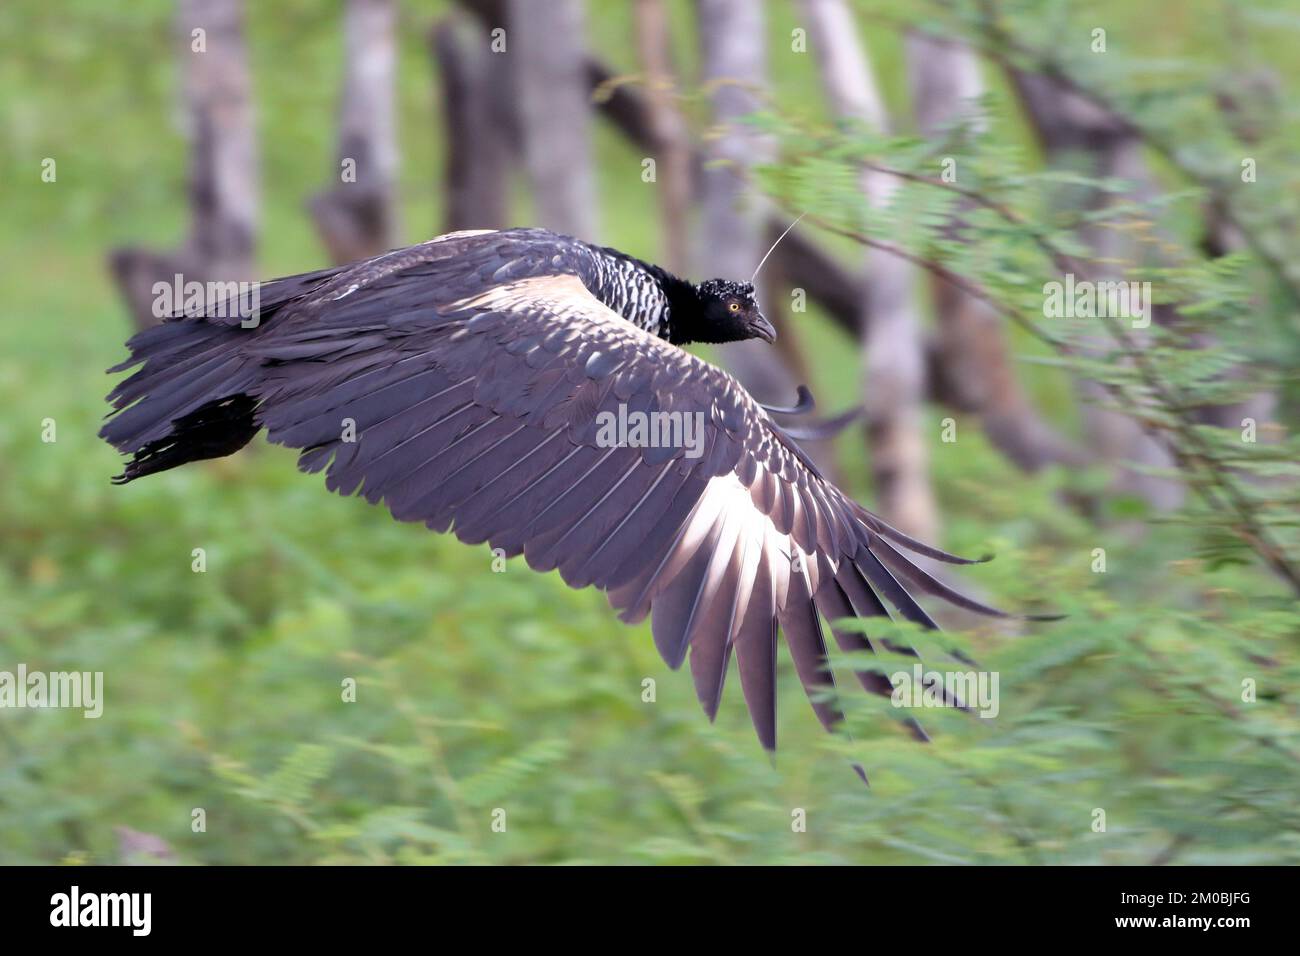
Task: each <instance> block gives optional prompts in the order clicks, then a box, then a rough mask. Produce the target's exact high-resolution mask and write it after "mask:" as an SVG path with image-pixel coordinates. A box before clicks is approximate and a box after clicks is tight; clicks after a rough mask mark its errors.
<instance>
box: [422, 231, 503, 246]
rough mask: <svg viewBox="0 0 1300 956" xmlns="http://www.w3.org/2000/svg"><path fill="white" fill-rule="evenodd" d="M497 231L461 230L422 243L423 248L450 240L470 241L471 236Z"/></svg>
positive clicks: (445, 233)
mask: <svg viewBox="0 0 1300 956" xmlns="http://www.w3.org/2000/svg"><path fill="white" fill-rule="evenodd" d="M496 231H497V230H495V229H460V230H458V231H456V232H444V233H443V234H442V235H441V236H434V237H433V238H432V239H426V240H424V242H422V243H420V245H422V246H428V245H432V244H433V243H435V242H446V241H447V240H448V239H468V238H469V237H470V236H486V235H488V234H489V233H493V232H496Z"/></svg>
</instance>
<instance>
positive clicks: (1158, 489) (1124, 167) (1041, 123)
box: [1011, 70, 1185, 510]
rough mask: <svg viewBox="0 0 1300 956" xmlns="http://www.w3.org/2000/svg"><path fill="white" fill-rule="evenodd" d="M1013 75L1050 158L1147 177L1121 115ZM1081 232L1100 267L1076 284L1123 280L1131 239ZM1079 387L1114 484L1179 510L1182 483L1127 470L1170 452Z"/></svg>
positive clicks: (1086, 385) (1098, 339)
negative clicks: (1119, 265) (1121, 272)
mask: <svg viewBox="0 0 1300 956" xmlns="http://www.w3.org/2000/svg"><path fill="white" fill-rule="evenodd" d="M1011 80H1012V83H1013V84H1014V86H1015V88H1016V91H1017V93H1018V95H1019V97H1020V100H1021V102H1022V104H1023V105H1024V107H1025V111H1026V114H1027V115H1028V117H1029V120H1030V122H1031V123H1032V124H1033V126H1034V129H1035V132H1036V133H1037V135H1038V138H1039V141H1040V142H1041V144H1042V146H1043V149H1044V151H1045V152H1046V153H1047V158H1048V162H1049V163H1051V164H1052V165H1054V166H1061V167H1068V168H1079V167H1082V168H1081V171H1082V172H1083V173H1084V174H1085V175H1088V176H1091V177H1094V178H1098V179H1103V178H1117V179H1126V180H1131V181H1133V182H1138V183H1142V182H1147V183H1149V182H1150V173H1149V170H1148V169H1147V167H1146V161H1145V160H1144V159H1143V156H1142V150H1143V145H1142V142H1141V139H1140V138H1139V137H1138V135H1137V133H1136V132H1135V131H1134V130H1133V129H1132V128H1131V127H1130V126H1129V125H1128V123H1126V122H1124V121H1123V120H1122V119H1121V118H1120V117H1117V116H1114V115H1112V114H1111V113H1109V112H1108V111H1106V110H1105V109H1103V108H1101V107H1100V106H1097V105H1096V104H1094V103H1092V102H1090V101H1089V100H1087V99H1085V98H1083V97H1082V96H1080V95H1079V94H1077V93H1075V92H1073V91H1071V90H1068V89H1066V88H1065V87H1063V86H1061V85H1060V84H1059V83H1058V82H1057V81H1055V80H1053V79H1051V78H1050V77H1047V76H1042V75H1039V74H1035V73H1027V72H1024V71H1021V70H1012V71H1011ZM1066 201H1068V202H1070V203H1071V204H1072V205H1074V206H1076V207H1078V208H1085V209H1099V208H1102V207H1103V206H1104V205H1106V204H1108V203H1113V202H1115V201H1116V197H1115V196H1114V195H1112V194H1107V193H1102V192H1101V191H1099V190H1088V191H1085V192H1084V193H1083V194H1081V195H1070V196H1068V197H1067V199H1066ZM1081 236H1082V238H1083V239H1084V241H1085V242H1086V243H1087V244H1088V246H1089V247H1090V248H1091V250H1092V261H1093V262H1094V263H1097V265H1095V266H1094V267H1093V268H1092V269H1091V270H1090V274H1088V275H1086V276H1076V277H1075V280H1076V281H1081V280H1085V279H1086V280H1089V281H1092V282H1099V281H1113V280H1117V279H1118V278H1120V276H1119V274H1118V272H1119V270H1118V269H1116V267H1114V266H1112V265H1108V264H1109V263H1123V262H1131V261H1133V260H1134V259H1135V258H1137V256H1138V250H1137V248H1136V246H1135V244H1134V242H1133V240H1132V238H1131V237H1130V236H1129V235H1128V234H1126V233H1125V232H1124V231H1123V230H1119V229H1114V228H1111V227H1109V226H1107V225H1092V226H1087V227H1085V228H1084V229H1082V230H1081ZM1058 278H1063V277H1058ZM1153 311H1156V312H1157V315H1156V320H1157V321H1159V318H1160V317H1159V314H1158V312H1159V311H1164V310H1162V309H1161V308H1160V307H1153ZM1134 337H1135V338H1141V333H1140V332H1136V331H1135V332H1134ZM1093 339H1094V342H1095V350H1096V351H1097V352H1098V353H1100V352H1102V351H1104V350H1106V349H1111V348H1113V347H1114V343H1113V342H1111V341H1110V339H1109V338H1108V337H1107V336H1106V335H1104V334H1102V333H1101V332H1098V334H1097V335H1096V336H1094V337H1093ZM1078 387H1079V392H1080V395H1081V396H1082V397H1083V399H1084V401H1083V414H1084V426H1085V430H1086V432H1087V436H1088V444H1089V447H1090V448H1091V449H1092V450H1093V451H1094V453H1096V454H1097V455H1099V456H1100V457H1101V458H1102V460H1104V461H1105V462H1107V463H1110V464H1112V465H1114V467H1115V468H1116V469H1117V472H1118V477H1117V479H1116V483H1115V484H1116V488H1117V489H1118V490H1120V491H1124V492H1128V493H1130V494H1136V495H1140V496H1141V497H1143V498H1144V499H1146V500H1147V501H1148V502H1149V503H1151V504H1152V505H1153V506H1154V507H1156V508H1159V509H1162V510H1166V509H1170V508H1175V507H1177V506H1178V505H1179V503H1180V502H1181V501H1182V500H1183V495H1184V490H1185V489H1184V488H1183V486H1182V485H1181V484H1180V483H1179V482H1176V481H1171V480H1170V479H1167V478H1161V477H1157V476H1154V475H1151V474H1146V473H1144V472H1143V471H1140V470H1138V468H1134V467H1130V466H1131V465H1137V466H1139V467H1142V466H1147V467H1158V468H1169V467H1172V464H1173V462H1172V459H1171V458H1170V456H1169V453H1168V452H1167V451H1165V450H1164V448H1162V447H1161V446H1160V445H1159V443H1158V442H1157V441H1156V440H1155V439H1154V438H1152V437H1151V436H1150V435H1148V434H1147V433H1146V432H1145V431H1144V430H1143V429H1142V427H1141V425H1139V424H1138V422H1137V420H1136V419H1134V418H1133V417H1131V416H1130V415H1126V414H1123V413H1120V412H1116V411H1111V410H1110V409H1108V408H1104V407H1102V405H1103V404H1104V402H1105V400H1106V399H1107V395H1106V392H1105V389H1103V388H1102V386H1101V385H1100V384H1098V383H1096V382H1092V381H1082V382H1080V383H1079V386H1078Z"/></svg>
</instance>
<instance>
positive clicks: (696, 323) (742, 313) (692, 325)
mask: <svg viewBox="0 0 1300 956" xmlns="http://www.w3.org/2000/svg"><path fill="white" fill-rule="evenodd" d="M695 299H696V303H695V309H694V312H695V314H694V315H692V316H691V317H690V320H689V322H688V323H687V327H686V330H685V331H687V332H688V334H689V337H690V340H691V341H693V342H741V341H744V340H745V339H762V340H763V341H765V342H774V341H776V329H774V328H773V327H772V323H771V322H769V321H767V319H765V318H763V313H762V312H760V311H759V310H758V303H757V302H755V301H754V287H753V286H752V285H750V284H749V283H748V282H729V281H728V280H726V279H709V280H708V281H706V282H701V283H700V284H699V285H697V286H696V287H695Z"/></svg>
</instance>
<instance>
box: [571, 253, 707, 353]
mask: <svg viewBox="0 0 1300 956" xmlns="http://www.w3.org/2000/svg"><path fill="white" fill-rule="evenodd" d="M575 246H577V248H578V249H579V250H580V253H581V256H580V258H581V259H583V260H585V262H581V263H580V265H579V267H578V277H579V278H580V279H582V282H583V284H584V285H585V286H586V287H587V288H588V289H589V290H591V294H592V295H594V296H595V297H596V298H598V299H600V300H601V302H603V303H605V305H607V306H609V308H610V309H611V310H613V311H614V312H617V313H618V314H619V315H621V316H623V318H625V319H627V320H628V321H629V322H631V323H632V324H633V325H636V326H638V327H639V328H642V329H644V330H645V331H647V332H649V333H650V334H651V335H657V336H658V337H659V338H661V339H666V340H668V341H670V342H671V341H675V338H674V336H673V316H674V312H675V311H676V312H677V313H679V314H680V313H681V312H682V311H684V310H685V309H688V308H689V307H690V306H691V305H692V304H693V303H694V302H695V299H696V293H695V286H693V285H692V284H691V283H689V282H687V281H686V280H685V279H679V278H678V277H677V276H675V275H673V274H672V273H670V272H668V271H667V270H665V269H661V268H660V267H659V266H656V265H652V264H651V263H648V262H643V261H642V260H640V259H637V258H635V257H633V256H629V255H627V254H625V253H622V252H619V251H618V250H616V249H610V248H607V247H602V246H591V245H587V244H586V243H584V242H579V241H576V240H575Z"/></svg>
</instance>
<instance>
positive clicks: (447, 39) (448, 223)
mask: <svg viewBox="0 0 1300 956" xmlns="http://www.w3.org/2000/svg"><path fill="white" fill-rule="evenodd" d="M498 25H502V24H498ZM429 44H430V49H431V50H432V52H433V54H434V60H435V61H436V65H437V68H438V72H439V75H440V77H441V79H442V90H441V92H442V113H443V137H442V140H443V146H444V149H445V150H446V157H445V170H444V194H445V197H446V210H445V216H444V221H443V231H445V232H450V231H452V230H456V229H502V228H504V227H506V226H508V225H510V222H509V218H510V164H511V153H512V148H513V142H512V139H513V137H512V130H515V119H514V115H513V109H512V106H511V99H512V92H513V89H512V85H511V82H510V59H509V57H508V56H499V55H497V54H494V53H492V52H491V48H490V45H489V44H490V38H489V35H488V32H487V30H486V29H484V28H483V27H482V26H481V25H479V24H476V23H473V22H469V21H467V20H466V19H465V18H463V17H461V16H459V15H457V14H454V13H453V14H451V15H450V16H447V17H445V18H443V19H442V20H441V21H439V22H438V24H437V25H436V26H435V27H434V28H433V31H432V32H431V33H430V35H429Z"/></svg>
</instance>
